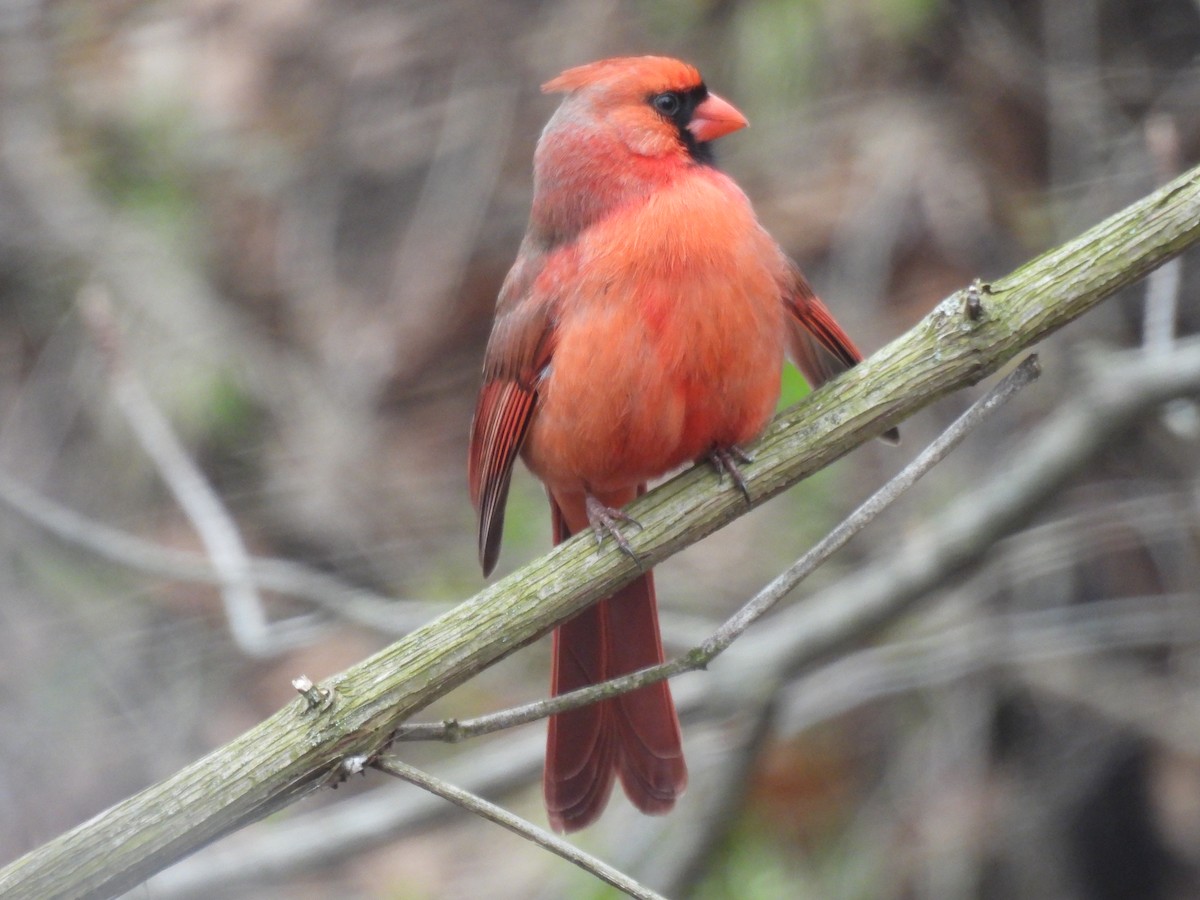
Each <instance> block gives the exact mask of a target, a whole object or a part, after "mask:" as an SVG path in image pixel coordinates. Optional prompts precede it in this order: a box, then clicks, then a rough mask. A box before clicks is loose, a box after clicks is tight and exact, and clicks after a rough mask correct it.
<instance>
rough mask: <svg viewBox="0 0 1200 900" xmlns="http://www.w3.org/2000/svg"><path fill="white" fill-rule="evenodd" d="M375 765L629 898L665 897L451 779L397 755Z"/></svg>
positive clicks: (648, 898) (654, 899)
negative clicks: (534, 845)
mask: <svg viewBox="0 0 1200 900" xmlns="http://www.w3.org/2000/svg"><path fill="white" fill-rule="evenodd" d="M374 765H375V768H377V769H379V770H380V771H381V772H387V773H388V774H389V775H394V776H395V777H397V778H403V779H404V780H405V781H408V782H410V783H412V784H415V785H417V786H418V787H422V788H424V789H425V790H427V791H429V792H430V793H433V794H437V795H438V796H439V797H441V798H443V799H444V800H449V801H450V802H451V803H453V804H455V805H456V806H461V807H462V808H463V809H465V810H467V811H469V812H473V813H475V814H476V815H478V816H482V817H483V818H485V819H487V820H488V821H489V822H494V823H496V824H497V825H499V826H501V827H502V828H507V829H508V830H509V831H511V832H513V833H514V834H519V835H520V836H521V837H523V838H525V839H526V840H528V841H532V842H533V843H535V844H537V845H538V846H539V847H544V848H545V849H547V850H549V851H550V852H551V853H554V854H557V855H558V856H561V857H562V858H563V859H565V860H567V861H568V862H571V863H574V864H575V865H577V866H579V867H580V868H581V869H583V870H584V871H585V872H588V873H589V874H591V875H595V876H596V877H597V878H599V879H601V880H602V881H606V882H608V883H609V884H611V885H612V886H613V887H615V888H617V889H618V890H620V891H623V892H624V893H626V894H628V895H629V896H630V897H637V898H641V900H665V898H664V897H663V896H662V895H661V894H656V893H655V892H654V891H652V890H650V889H649V888H647V887H645V886H644V885H641V884H638V882H636V881H634V880H633V879H632V878H630V877H629V876H628V875H626V874H624V873H623V872H620V871H618V870H617V869H614V868H613V867H612V866H610V865H608V864H607V863H605V862H603V861H602V860H599V859H597V858H596V857H594V856H592V855H591V854H589V853H584V852H583V851H582V850H580V849H579V848H578V847H575V846H574V845H572V844H570V843H568V842H567V841H564V840H563V839H562V838H560V837H557V836H556V835H553V834H551V833H550V832H548V831H546V830H545V829H544V828H538V827H537V826H536V825H534V824H533V823H531V822H527V821H526V820H524V819H522V818H521V817H520V816H515V815H513V814H512V813H510V812H508V811H507V810H505V809H501V808H500V807H499V806H496V804H494V803H489V802H488V801H486V800H484V799H482V798H481V797H477V796H476V795H475V794H472V793H470V792H469V791H464V790H462V789H461V788H457V787H455V786H454V785H452V784H450V783H448V782H445V781H442V780H441V779H440V778H434V777H433V776H432V775H429V774H427V773H425V772H422V771H421V770H420V769H414V768H413V767H412V766H410V765H408V764H407V763H404V762H401V761H400V760H398V759H396V758H395V757H388V758H386V759H380V760H377V761H376V762H375V764H374Z"/></svg>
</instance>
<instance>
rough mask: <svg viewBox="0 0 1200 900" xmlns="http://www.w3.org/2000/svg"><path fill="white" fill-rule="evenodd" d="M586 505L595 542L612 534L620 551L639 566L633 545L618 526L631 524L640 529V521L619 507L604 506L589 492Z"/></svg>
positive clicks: (639, 562)
mask: <svg viewBox="0 0 1200 900" xmlns="http://www.w3.org/2000/svg"><path fill="white" fill-rule="evenodd" d="M586 506H587V517H588V522H590V523H591V526H592V530H593V531H594V532H595V533H596V543H597V544H600V543H603V541H604V536H605V535H606V534H609V535H612V539H613V540H614V541H616V542H617V546H618V547H620V548H621V550H622V552H624V553H625V555H626V556H628V557H629V558H630V559H632V560H633V561H634V562H635V563H637V564H638V567H639V568H640V567H641V565H642V561H641V560H640V559H638V555H637V554H636V553H635V552H634V551H633V547H632V546H630V543H629V541H628V540H627V539H626V537H625V535H623V534H621V528H620V526H621V525H632V526H634V527H635V528H637V529H638V531H641V529H642V523H641V522H639V521H638V520H637V519H635V518H633V517H632V516H629V515H626V514H625V513H624V512H622V511H621V510H619V509H613V508H612V507H611V506H605V505H604V504H603V503H601V502H600V501H599V500H597V499H596V498H595V497H593V496H592V495H591V494H588V496H587V502H586Z"/></svg>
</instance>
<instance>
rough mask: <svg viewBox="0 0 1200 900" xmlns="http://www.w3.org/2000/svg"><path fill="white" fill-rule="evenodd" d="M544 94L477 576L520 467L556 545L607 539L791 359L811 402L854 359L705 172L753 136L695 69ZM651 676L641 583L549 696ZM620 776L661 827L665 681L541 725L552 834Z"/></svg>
mask: <svg viewBox="0 0 1200 900" xmlns="http://www.w3.org/2000/svg"><path fill="white" fill-rule="evenodd" d="M544 90H546V91H554V92H564V93H565V94H566V97H565V98H564V100H563V102H562V104H561V106H560V107H559V108H558V111H557V112H556V113H555V114H554V116H553V117H552V118H551V120H550V122H549V123H548V124H547V126H546V128H545V131H544V132H543V133H542V137H541V140H540V141H539V142H538V148H537V153H536V155H535V158H534V197H533V208H532V212H531V214H530V222H529V229H528V231H527V233H526V235H525V239H524V241H523V242H522V244H521V249H520V251H519V253H518V256H517V260H516V262H515V263H514V265H513V268H512V270H511V271H510V272H509V275H508V278H507V279H506V280H505V283H504V286H503V287H502V289H501V291H500V297H499V299H498V301H497V304H496V320H495V324H494V326H493V330H492V336H491V339H490V341H489V342H488V348H487V353H486V357H485V360H484V371H483V386H482V388H481V390H480V394H479V401H478V405H477V407H476V411H475V421H474V426H473V430H472V436H471V448H470V462H469V481H470V487H471V499H472V502H473V503H474V504H475V506H476V509H477V510H478V511H479V551H480V559H481V562H482V563H483V568H484V572H485V574H486V573H489V572H490V571H491V569H492V567H493V566H494V565H495V561H496V557H497V555H498V553H499V547H500V535H501V531H502V527H503V521H504V503H505V499H506V497H507V494H508V484H509V479H510V476H511V473H512V466H513V463H514V461H515V459H516V457H517V455H518V454H520V455H521V456H522V458H523V459H524V460H525V463H526V465H527V466H528V467H529V469H530V470H531V471H532V472H533V473H534V474H535V475H536V476H537V477H538V478H539V479H541V481H542V482H543V483H544V484H545V486H546V490H547V493H548V494H549V497H550V506H551V510H552V515H553V522H554V540H555V543H559V542H561V541H563V540H565V539H566V538H567V537H569V536H570V535H572V534H575V533H577V532H578V531H580V530H582V529H584V528H587V527H596V528H598V529H600V530H601V532H602V533H603V532H604V531H612V530H613V528H612V525H611V522H609V523H604V522H603V519H604V518H606V516H605V513H604V510H605V509H609V510H619V509H620V508H621V507H623V506H624V505H625V504H626V503H628V502H629V501H630V500H632V499H633V498H634V497H636V496H637V495H638V494H640V493H642V492H643V491H644V490H645V486H646V483H647V482H648V481H650V480H652V479H655V478H658V477H660V476H662V475H664V474H665V473H667V472H669V471H671V470H672V469H674V468H676V467H678V466H680V465H682V464H684V463H687V462H691V461H693V460H698V459H703V458H705V457H708V456H710V455H712V454H714V453H717V454H726V455H727V454H728V453H729V451H731V450H733V449H735V448H737V447H738V446H739V445H742V444H745V443H747V442H749V441H751V440H753V439H754V438H756V437H757V436H758V435H759V434H760V433H761V431H762V430H763V428H764V427H765V425H766V423H767V421H768V419H769V418H770V416H771V413H772V411H773V410H774V408H775V404H776V402H777V401H778V398H779V388H780V367H781V365H782V362H783V358H784V354H785V351H786V352H787V353H789V354H790V355H791V356H792V358H793V359H794V361H795V362H796V364H797V365H798V366H799V367H800V369H801V371H802V372H803V373H804V375H805V377H806V378H807V379H808V380H809V381H810V382H811V383H812V384H813V386H814V387H816V386H818V385H820V384H821V383H822V382H824V381H826V380H828V379H829V378H831V377H832V376H834V375H836V374H837V373H839V372H842V371H844V370H845V369H847V368H849V367H850V366H853V365H854V364H855V363H856V362H858V361H859V360H860V359H861V354H860V353H859V351H858V349H857V348H856V347H855V346H854V344H853V343H852V342H851V340H850V339H849V337H848V336H847V335H846V334H845V332H844V331H842V329H841V328H840V327H839V326H838V324H837V322H836V321H834V319H833V317H832V315H831V314H830V313H829V310H828V309H826V308H825V306H824V305H823V304H822V303H821V301H820V300H818V299H817V297H816V295H815V294H814V293H813V291H812V289H811V288H810V287H809V285H808V283H807V282H806V281H805V280H804V277H803V276H802V275H801V274H800V271H799V269H797V268H796V266H795V264H794V263H792V262H791V261H790V260H789V259H788V258H787V257H786V255H785V254H784V253H783V251H782V250H781V249H780V248H779V246H778V245H777V244H776V243H775V241H774V240H773V239H772V238H771V237H770V235H768V234H767V232H766V231H765V230H764V229H763V228H762V226H761V225H760V224H759V223H758V220H757V219H756V217H755V215H754V211H753V209H752V208H751V206H750V202H749V201H748V200H747V199H746V196H745V195H744V194H743V193H742V191H741V190H740V189H739V188H738V187H737V185H736V184H734V182H733V181H732V180H731V179H730V178H729V177H728V176H726V175H724V174H722V173H721V172H719V171H718V170H717V169H716V168H714V167H713V166H712V165H711V154H710V152H709V143H710V142H711V141H712V140H715V139H716V138H718V137H721V136H722V135H724V134H727V133H729V132H731V131H734V130H737V129H738V128H741V127H743V126H744V125H745V124H746V120H745V119H744V118H743V117H742V115H741V114H740V113H738V112H737V110H735V109H734V108H733V107H732V106H730V105H729V104H728V103H726V102H725V101H724V100H722V99H720V98H719V97H717V96H716V95H714V94H711V93H709V92H708V91H707V88H706V87H705V86H704V83H703V82H702V81H701V79H700V75H699V73H698V72H697V71H696V70H695V69H694V68H692V67H691V66H688V65H686V64H685V63H681V62H679V61H677V60H672V59H666V58H662V57H639V58H619V59H610V60H603V61H601V62H597V63H592V64H590V65H587V66H581V67H579V68H576V69H570V70H568V71H567V72H564V73H563V74H562V75H560V76H559V77H558V78H555V79H554V80H552V81H550V82H548V83H547V84H546V85H545V86H544ZM598 510H599V512H597V511H598ZM598 517H599V518H598ZM662 659H663V650H662V642H661V638H660V636H659V630H658V615H657V611H656V607H655V597H654V582H653V579H652V576H651V574H650V573H646V574H645V575H643V576H641V577H640V578H638V579H637V580H636V581H634V582H632V583H631V584H629V585H627V586H626V587H625V588H622V589H621V590H620V591H618V592H617V593H616V594H615V595H613V596H612V597H609V598H607V599H606V600H602V601H600V602H598V603H597V604H595V605H594V606H593V607H591V608H590V609H588V610H585V611H584V612H583V613H581V614H580V615H579V616H577V617H576V618H575V619H573V620H572V621H570V622H568V623H566V624H565V625H563V626H561V627H560V628H559V629H558V630H557V632H556V633H555V640H554V675H553V685H552V690H553V692H554V693H555V694H558V693H562V692H564V691H567V690H572V689H575V688H577V687H582V686H584V685H587V684H592V683H596V682H598V681H603V680H605V679H608V678H612V677H614V676H616V675H621V674H624V673H626V672H631V671H635V670H637V669H641V668H645V667H646V666H650V665H654V664H656V663H659V662H661V661H662ZM615 777H619V778H620V780H621V784H622V786H623V787H624V789H625V792H626V794H627V795H628V796H629V798H630V800H631V801H632V802H633V803H634V805H635V806H637V807H638V808H639V809H641V810H642V811H644V812H647V813H664V812H667V811H669V810H670V809H671V808H672V807H673V805H674V803H675V799H676V798H677V797H678V796H679V795H680V794H681V793H682V792H683V790H684V787H685V786H686V783H687V769H686V767H685V765H684V761H683V751H682V746H681V740H680V731H679V721H678V718H677V716H676V714H675V709H674V705H673V703H672V701H671V695H670V691H669V688H668V687H667V685H666V684H665V683H662V684H659V685H654V686H651V687H646V688H642V689H640V690H638V691H635V692H633V693H631V694H627V695H625V696H623V697H619V698H615V699H613V700H608V701H604V702H601V703H598V704H595V705H593V706H590V707H587V708H584V709H581V710H576V711H573V712H569V713H565V714H563V715H559V716H555V717H553V718H552V719H551V722H550V728H549V737H548V741H547V754H546V771H545V779H544V786H545V794H546V805H547V810H548V813H549V817H550V823H551V825H553V826H554V827H555V828H556V829H558V830H561V831H571V830H574V829H577V828H582V827H584V826H585V825H587V824H589V823H590V822H591V821H593V820H594V819H595V818H596V817H597V816H598V815H599V814H600V812H601V811H602V810H603V808H604V806H605V804H606V803H607V801H608V796H609V793H610V791H611V788H612V784H613V781H614V778H615Z"/></svg>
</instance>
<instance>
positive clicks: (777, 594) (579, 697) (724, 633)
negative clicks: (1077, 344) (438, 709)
mask: <svg viewBox="0 0 1200 900" xmlns="http://www.w3.org/2000/svg"><path fill="white" fill-rule="evenodd" d="M1039 374H1040V370H1039V368H1038V363H1037V357H1036V356H1029V357H1026V359H1025V360H1024V361H1023V362H1022V363H1021V365H1020V366H1018V367H1017V368H1016V369H1014V370H1013V371H1012V372H1011V373H1010V374H1009V376H1008V377H1007V378H1005V379H1004V380H1003V381H1002V382H1001V383H1000V384H998V385H996V387H995V388H993V389H992V390H991V391H989V392H988V394H987V395H986V396H985V397H983V398H982V399H981V400H979V401H978V402H977V403H974V404H973V405H972V406H971V408H970V409H968V410H967V411H966V412H965V413H963V414H962V415H961V416H959V417H958V418H957V419H956V420H955V421H954V423H953V424H951V426H950V427H949V428H947V429H946V430H945V431H944V432H942V433H941V434H940V435H939V436H938V438H937V439H936V440H935V441H934V442H933V443H932V444H930V445H929V446H928V447H926V448H925V450H923V451H922V452H921V453H920V454H919V455H918V456H917V458H916V459H914V460H913V461H912V462H910V463H909V464H908V465H907V466H905V467H904V469H903V470H901V472H900V473H899V474H898V475H896V477H894V478H892V479H891V480H890V481H888V483H887V484H885V485H884V486H883V487H882V488H880V489H879V490H878V491H876V492H875V493H874V494H872V495H871V496H870V497H869V498H867V500H866V502H864V503H863V504H862V505H861V506H859V507H858V509H856V510H854V512H852V513H851V514H850V515H849V516H847V517H846V518H845V519H844V520H842V522H841V523H839V524H838V525H837V526H836V527H835V528H834V529H833V530H832V531H831V532H829V534H827V535H826V536H825V537H824V538H822V539H821V540H820V541H819V542H818V543H817V544H816V546H814V547H813V548H812V549H810V550H809V551H808V552H807V553H805V554H804V555H803V556H801V557H800V558H799V559H798V560H796V562H794V563H792V565H790V566H789V567H788V568H787V570H786V571H784V572H783V573H782V574H780V575H779V576H777V577H776V578H774V579H773V580H772V581H771V583H770V584H768V585H767V586H766V587H765V588H763V589H762V590H761V591H759V592H758V593H757V594H755V595H754V597H752V598H751V600H750V601H749V602H748V603H747V604H746V605H745V606H743V607H742V608H741V609H739V610H738V611H737V612H736V613H734V614H733V615H732V616H730V617H729V619H728V620H726V621H725V623H724V624H723V625H721V627H720V628H718V629H717V630H716V631H715V632H714V633H713V634H712V636H711V637H709V638H708V639H707V640H706V641H704V642H703V643H702V644H700V645H699V646H697V647H694V648H692V650H691V651H689V652H688V653H685V654H683V655H682V656H680V657H677V658H676V659H672V660H669V661H668V662H665V663H661V664H659V665H657V666H650V667H648V668H645V669H640V670H638V671H637V672H631V673H630V674H628V675H622V676H620V677H618V678H611V679H609V680H608V681H604V682H601V683H600V684H593V685H589V686H588V687H585V688H579V689H578V690H574V691H570V692H568V693H565V694H559V695H557V696H555V697H550V698H548V699H545V700H537V701H535V702H533V703H527V704H525V705H524V706H518V707H514V708H513V709H506V710H502V711H500V712H497V713H491V714H489V715H486V716H478V717H476V718H474V719H471V720H469V721H466V722H460V721H458V720H456V719H451V720H447V721H444V722H415V723H411V724H404V725H401V726H400V727H399V728H398V729H397V730H396V735H395V737H396V740H401V741H412V740H439V741H447V742H449V743H455V742H457V741H460V740H462V739H464V738H469V737H478V736H479V735H484V734H491V733H492V732H494V731H501V730H503V729H505V728H512V727H514V726H516V725H524V724H526V723H528V722H535V721H537V720H538V719H544V718H546V717H547V716H552V715H557V714H558V713H562V712H566V711H567V710H571V709H577V708H579V707H581V706H587V705H588V704H590V703H595V702H596V701H598V700H605V699H608V698H611V697H616V696H618V695H620V694H626V693H629V692H630V691H634V690H637V689H638V688H640V687H644V686H646V685H648V684H654V683H655V682H656V681H664V680H666V679H668V678H673V677H674V676H676V675H682V674H683V673H684V672H691V671H694V670H696V669H703V668H706V667H707V666H708V664H709V663H711V662H712V661H713V660H714V659H716V658H717V657H718V656H719V655H721V653H723V652H724V651H725V650H727V649H728V648H729V646H730V645H731V644H733V642H734V641H736V640H737V639H738V638H739V637H741V636H742V635H743V634H744V633H745V632H746V629H747V628H749V627H750V626H751V625H752V624H754V623H755V622H756V621H758V620H759V619H760V618H762V616H763V615H765V614H766V613H767V612H768V611H769V610H770V609H771V608H772V607H774V606H775V604H776V603H778V602H779V601H780V600H782V599H783V598H784V597H785V596H787V594H788V593H789V592H791V591H792V590H794V589H795V588H796V586H797V585H798V584H799V583H800V582H801V581H803V580H804V579H805V578H807V577H808V576H809V575H811V574H812V573H813V572H815V571H816V570H817V569H818V568H819V567H820V566H821V565H822V564H823V563H824V562H825V560H827V559H829V557H830V556H832V555H833V554H834V553H836V552H837V551H838V550H840V549H841V548H842V547H844V546H845V545H846V543H847V542H848V541H849V540H850V538H852V537H854V535H856V534H858V533H859V532H860V531H862V530H863V529H864V528H866V527H867V525H869V524H870V523H871V522H872V521H874V519H875V518H876V517H877V516H878V515H879V514H880V513H881V512H883V511H884V510H885V509H886V508H887V507H889V506H890V505H891V504H892V503H894V502H895V501H896V500H898V499H899V498H900V497H901V496H903V495H904V493H905V492H906V491H907V490H908V489H909V488H910V487H912V486H913V485H914V484H916V483H917V481H918V480H919V479H920V478H921V477H922V476H923V475H925V473H926V472H928V471H929V470H930V469H932V468H933V467H934V466H935V465H937V464H938V463H939V462H941V461H942V460H943V459H945V458H946V455H947V454H948V453H949V452H950V451H951V450H953V449H954V448H955V447H957V446H958V445H959V444H960V443H961V442H962V440H963V438H965V437H966V436H967V435H968V434H970V433H971V432H972V431H974V430H975V428H976V427H977V426H978V425H979V424H980V423H981V422H982V421H983V420H984V419H986V418H987V417H988V416H989V415H991V414H992V413H993V412H995V411H996V410H998V409H999V408H1000V407H1001V406H1003V405H1004V404H1005V403H1007V402H1008V401H1009V400H1010V399H1011V398H1012V397H1014V396H1016V394H1017V392H1018V391H1020V390H1021V389H1022V388H1023V387H1025V386H1026V385H1027V384H1029V383H1030V382H1031V381H1033V380H1034V379H1035V378H1037V377H1038V375H1039Z"/></svg>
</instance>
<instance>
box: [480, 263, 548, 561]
mask: <svg viewBox="0 0 1200 900" xmlns="http://www.w3.org/2000/svg"><path fill="white" fill-rule="evenodd" d="M543 268H544V266H543V263H542V260H541V259H539V258H534V257H531V255H530V254H527V253H522V254H521V255H520V256H519V257H518V262H517V264H516V265H514V266H513V270H512V272H510V273H509V276H508V278H507V279H506V281H505V284H504V287H503V288H502V289H501V291H500V299H499V300H498V301H497V303H496V322H495V325H494V326H493V327H492V336H491V338H490V339H489V340H488V347H487V352H486V354H485V356H484V363H483V385H482V387H480V389H479V399H478V401H477V402H476V405H475V420H474V422H473V424H472V427H471V446H470V451H469V458H468V464H467V480H468V483H469V485H470V491H471V502H472V503H473V504H474V505H475V509H476V511H477V512H478V513H479V561H480V563H481V564H482V565H483V572H484V574H485V575H487V574H490V573H491V571H492V569H493V567H494V566H495V565H496V558H497V556H499V553H500V537H501V534H502V533H503V530H504V504H505V501H506V500H507V499H508V485H509V481H510V480H511V478H512V469H513V463H514V462H515V461H516V458H517V454H518V453H519V452H520V450H521V444H522V443H523V442H524V440H525V434H526V432H527V430H528V428H529V423H530V421H531V419H532V417H533V414H534V411H535V409H536V407H537V396H538V394H537V389H538V380H539V378H540V377H541V374H542V372H543V371H544V370H545V368H546V366H548V365H549V363H550V358H551V355H552V353H553V350H554V335H555V327H554V325H555V309H554V306H555V304H554V298H553V297H552V296H548V295H546V294H545V292H543V291H539V290H538V275H539V274H540V273H541V271H542V270H543Z"/></svg>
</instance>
